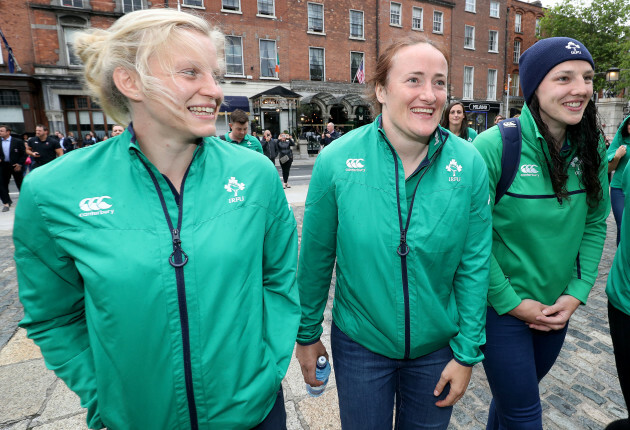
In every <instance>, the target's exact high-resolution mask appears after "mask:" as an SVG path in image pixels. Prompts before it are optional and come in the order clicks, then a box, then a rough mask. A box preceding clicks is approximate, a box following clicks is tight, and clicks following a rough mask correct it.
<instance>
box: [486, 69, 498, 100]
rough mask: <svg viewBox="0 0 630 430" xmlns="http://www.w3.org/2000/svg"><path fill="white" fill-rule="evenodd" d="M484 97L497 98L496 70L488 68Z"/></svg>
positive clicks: (488, 98)
mask: <svg viewBox="0 0 630 430" xmlns="http://www.w3.org/2000/svg"><path fill="white" fill-rule="evenodd" d="M486 99H487V100H496V99H497V71H496V70H495V69H488V96H487V97H486Z"/></svg>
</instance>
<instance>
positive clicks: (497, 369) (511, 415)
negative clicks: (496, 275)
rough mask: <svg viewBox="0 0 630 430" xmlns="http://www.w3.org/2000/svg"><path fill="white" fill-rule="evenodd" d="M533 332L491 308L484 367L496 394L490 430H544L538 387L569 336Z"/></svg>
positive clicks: (510, 317)
mask: <svg viewBox="0 0 630 430" xmlns="http://www.w3.org/2000/svg"><path fill="white" fill-rule="evenodd" d="M567 328H568V324H567V325H566V326H565V327H564V328H563V329H562V330H554V331H550V332H544V331H539V330H533V329H530V328H529V327H528V326H527V325H526V324H525V322H524V321H521V320H519V319H518V318H516V317H513V316H511V315H508V314H505V315H498V314H497V313H496V312H495V310H494V309H493V308H491V307H488V314H487V316H486V345H485V347H483V352H484V355H485V357H486V358H485V359H484V361H483V367H484V369H485V371H486V376H487V377H488V383H489V384H490V390H491V391H492V396H493V399H492V403H491V404H490V413H489V414H488V425H487V427H486V429H488V430H499V429H500V430H508V429H509V430H542V428H543V426H542V408H541V405H540V393H539V391H538V383H539V382H540V380H541V379H542V378H543V377H544V376H545V375H546V374H547V372H549V370H550V369H551V366H553V364H554V363H555V361H556V358H558V354H559V353H560V350H561V349H562V344H563V343H564V338H565V336H566V334H567Z"/></svg>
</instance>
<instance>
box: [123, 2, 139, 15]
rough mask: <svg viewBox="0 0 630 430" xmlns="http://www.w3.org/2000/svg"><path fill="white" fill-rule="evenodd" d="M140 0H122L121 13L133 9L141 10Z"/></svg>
mask: <svg viewBox="0 0 630 430" xmlns="http://www.w3.org/2000/svg"><path fill="white" fill-rule="evenodd" d="M142 9H143V7H142V0H122V11H123V13H127V12H133V11H135V10H142Z"/></svg>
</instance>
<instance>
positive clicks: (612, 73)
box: [606, 67, 621, 98]
mask: <svg viewBox="0 0 630 430" xmlns="http://www.w3.org/2000/svg"><path fill="white" fill-rule="evenodd" d="M620 72H621V69H620V68H618V67H611V68H610V69H608V70H607V71H606V82H608V84H609V89H607V90H606V93H607V95H608V97H609V98H612V97H615V95H616V93H615V85H617V82H618V81H619V73H620Z"/></svg>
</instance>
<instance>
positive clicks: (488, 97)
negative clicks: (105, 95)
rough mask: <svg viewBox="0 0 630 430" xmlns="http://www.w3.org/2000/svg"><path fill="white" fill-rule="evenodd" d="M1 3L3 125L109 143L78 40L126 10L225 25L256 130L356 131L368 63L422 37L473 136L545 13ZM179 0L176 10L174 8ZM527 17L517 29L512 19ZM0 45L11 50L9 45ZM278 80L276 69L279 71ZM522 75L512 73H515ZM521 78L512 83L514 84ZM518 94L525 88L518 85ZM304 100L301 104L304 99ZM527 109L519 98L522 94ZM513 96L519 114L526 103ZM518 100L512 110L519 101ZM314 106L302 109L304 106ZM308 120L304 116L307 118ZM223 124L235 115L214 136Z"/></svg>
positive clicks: (331, 4)
mask: <svg viewBox="0 0 630 430" xmlns="http://www.w3.org/2000/svg"><path fill="white" fill-rule="evenodd" d="M11 3H12V4H11V5H10V6H9V5H8V2H2V3H0V28H1V29H2V30H3V32H4V34H5V36H6V37H7V40H8V42H9V44H10V45H11V47H12V48H13V52H14V54H15V57H16V58H17V60H18V61H19V63H20V66H21V71H20V72H19V73H9V71H8V67H7V52H6V49H3V51H2V58H3V61H2V62H1V63H0V116H3V117H5V118H7V119H0V122H1V121H2V120H4V121H5V122H10V123H12V124H14V128H15V129H16V131H19V132H22V131H33V130H34V126H35V124H36V123H39V122H43V123H47V124H48V125H49V127H50V128H51V129H52V130H65V131H73V132H74V133H75V135H82V134H84V133H85V132H87V131H90V130H93V131H95V132H96V133H97V135H102V134H104V133H105V132H107V131H109V130H111V126H112V124H111V123H110V121H109V120H108V118H107V117H106V116H105V115H104V114H103V112H102V111H101V110H100V108H99V107H98V106H97V105H96V104H94V103H92V101H91V100H90V99H89V98H88V97H86V96H85V93H84V91H83V90H82V88H81V81H80V74H81V65H80V63H79V61H78V59H77V58H76V57H75V56H74V55H73V53H72V48H71V41H72V38H73V37H74V35H75V34H76V32H77V31H80V30H82V29H85V28H91V27H108V26H110V25H111V24H112V23H113V22H114V21H115V20H116V19H117V18H118V17H120V16H122V15H123V14H124V13H126V12H129V11H132V10H135V9H139V8H147V7H178V6H179V7H181V9H182V10H185V11H191V12H194V13H198V14H201V15H203V16H204V17H205V18H206V19H208V20H209V21H210V22H213V23H215V24H217V25H219V26H220V27H221V28H222V30H223V31H224V33H225V34H226V36H227V43H226V64H227V69H226V74H225V75H224V76H223V77H222V80H221V85H222V88H223V91H224V93H225V95H226V96H227V97H226V99H227V101H228V103H227V105H226V107H225V108H224V109H223V110H224V111H226V112H229V111H230V110H232V109H234V108H236V107H243V108H244V109H247V110H248V111H249V112H250V115H251V119H252V124H253V125H254V126H256V127H263V128H271V129H272V131H273V132H274V133H278V132H279V131H281V130H284V129H291V130H293V129H296V128H297V127H298V126H299V125H301V124H300V123H301V121H304V122H308V123H309V125H313V124H318V125H320V126H321V125H322V124H325V123H326V122H327V121H329V120H333V121H334V122H336V123H338V124H345V125H346V126H348V127H353V126H357V125H360V124H362V123H365V122H366V121H369V120H370V115H369V111H368V105H367V102H366V101H365V99H364V98H363V97H362V95H363V93H364V91H365V85H363V84H360V83H358V82H357V81H356V75H357V73H356V72H357V69H358V68H359V65H360V64H361V63H363V68H364V71H365V75H366V77H367V78H369V77H370V76H371V75H372V72H373V70H374V68H375V64H376V58H377V56H378V54H379V53H380V52H382V50H383V49H385V48H386V46H387V45H388V44H389V42H390V41H391V40H393V39H395V38H397V37H400V36H403V35H406V34H410V33H416V34H420V35H424V36H426V37H427V38H429V39H430V40H432V41H435V42H436V43H438V44H440V45H442V46H443V47H444V48H445V50H446V51H447V52H448V53H449V55H450V58H451V62H450V70H449V94H450V98H451V99H457V100H463V101H465V102H466V105H467V108H468V110H469V111H471V113H472V115H471V121H472V122H473V123H474V127H475V128H477V129H480V130H482V129H485V128H486V127H487V126H489V125H491V124H492V123H491V120H492V119H493V118H494V115H496V113H498V111H499V108H500V107H501V108H503V107H504V106H503V104H504V100H503V96H504V92H503V86H504V84H505V82H506V76H507V75H512V76H518V65H514V64H513V63H512V57H513V55H514V54H513V50H514V46H515V42H516V41H520V42H521V49H522V50H524V49H525V47H527V46H529V45H531V44H532V43H533V42H534V40H535V28H536V27H535V26H536V19H537V18H538V17H540V16H542V8H541V7H540V5H534V4H529V3H525V2H522V1H518V0H398V1H386V0H373V1H362V0H336V1H331V0H293V1H290V0H179V1H178V0H159V1H158V0H154V1H148V0H30V1H27V0H20V1H14V2H11ZM178 3H179V5H178ZM514 11H518V13H520V14H521V20H522V21H521V23H522V24H521V25H522V27H521V31H520V32H517V31H513V30H514V28H515V14H514ZM3 48H4V47H3ZM278 62H279V64H278V66H279V67H278V69H279V70H278V72H276V70H277V68H276V66H277V63H278ZM515 67H516V68H515ZM513 82H514V81H513ZM516 94H518V87H516ZM298 100H299V101H300V102H299V103H298ZM521 101H522V98H521ZM517 102H518V98H516V99H515V98H511V106H518V104H517ZM515 103H516V104H515ZM299 104H301V105H302V106H308V107H309V108H308V109H303V110H298V105H299ZM300 113H302V117H301V118H300V115H299V114H300ZM226 128H227V115H225V114H223V115H222V117H221V118H219V121H218V131H219V132H223V131H225V130H226Z"/></svg>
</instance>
